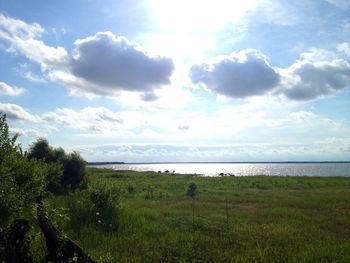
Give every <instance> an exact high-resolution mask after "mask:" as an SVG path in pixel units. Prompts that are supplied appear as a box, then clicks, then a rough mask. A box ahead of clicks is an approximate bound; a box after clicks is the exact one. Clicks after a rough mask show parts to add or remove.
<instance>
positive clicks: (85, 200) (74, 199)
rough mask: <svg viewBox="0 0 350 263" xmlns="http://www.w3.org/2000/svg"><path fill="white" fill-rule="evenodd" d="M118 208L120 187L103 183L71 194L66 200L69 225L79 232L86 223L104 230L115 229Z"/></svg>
mask: <svg viewBox="0 0 350 263" xmlns="http://www.w3.org/2000/svg"><path fill="white" fill-rule="evenodd" d="M120 208H121V191H120V189H119V188H117V187H115V186H109V185H107V184H103V183H100V184H96V185H94V186H92V187H91V188H90V189H88V190H85V191H82V192H76V193H74V194H71V195H70V196H69V201H68V209H69V214H70V223H71V226H72V228H73V229H77V230H78V231H79V232H80V230H81V227H83V226H87V225H94V226H95V227H98V228H100V229H102V230H106V231H115V230H117V228H118V218H119V214H120Z"/></svg>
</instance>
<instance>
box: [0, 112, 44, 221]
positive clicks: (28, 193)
mask: <svg viewBox="0 0 350 263" xmlns="http://www.w3.org/2000/svg"><path fill="white" fill-rule="evenodd" d="M16 140H17V135H14V136H10V134H9V127H8V125H7V122H6V116H5V115H2V116H0V182H1V184H0V211H1V213H0V223H5V222H8V220H9V219H11V218H13V217H14V215H15V214H16V213H17V214H19V213H21V211H22V210H23V209H24V208H26V207H28V208H30V205H31V203H32V202H33V201H34V199H35V197H36V196H37V195H39V194H42V193H43V191H44V187H45V178H46V174H47V172H48V170H49V166H48V165H46V164H44V163H42V162H40V161H37V160H28V159H27V158H26V156H25V155H24V154H23V152H22V149H21V147H20V145H19V144H17V143H16Z"/></svg>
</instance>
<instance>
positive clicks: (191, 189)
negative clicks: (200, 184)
mask: <svg viewBox="0 0 350 263" xmlns="http://www.w3.org/2000/svg"><path fill="white" fill-rule="evenodd" d="M186 195H187V196H189V197H191V198H192V228H193V229H194V208H195V197H196V195H197V185H196V184H195V183H194V182H192V183H190V184H189V185H188V188H187V192H186Z"/></svg>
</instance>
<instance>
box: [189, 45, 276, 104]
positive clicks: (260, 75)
mask: <svg viewBox="0 0 350 263" xmlns="http://www.w3.org/2000/svg"><path fill="white" fill-rule="evenodd" d="M190 78H191V80H192V82H193V83H197V84H202V85H204V86H205V87H206V88H207V89H209V90H211V91H213V92H216V93H218V94H222V95H225V96H229V97H235V98H246V97H250V96H254V95H262V94H266V93H267V92H268V91H270V90H272V89H273V88H274V87H276V86H277V85H278V83H279V80H280V76H279V74H278V73H277V72H276V71H275V69H274V68H272V67H271V66H270V65H269V63H268V62H267V59H266V57H265V56H264V55H263V54H261V53H260V52H258V51H257V50H254V49H248V50H243V51H240V52H234V53H232V54H231V55H229V56H222V57H219V58H216V59H214V60H213V61H212V62H207V63H202V64H196V65H194V66H192V67H191V69H190Z"/></svg>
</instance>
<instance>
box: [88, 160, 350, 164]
mask: <svg viewBox="0 0 350 263" xmlns="http://www.w3.org/2000/svg"><path fill="white" fill-rule="evenodd" d="M201 163H208V164H211V163H212V164H219V163H224V164H225V163H226V164H230V163H232V164H293V163H295V164H303V163H350V161H283V162H282V161H281V162H130V163H128V162H88V165H109V164H126V165H128V164H201Z"/></svg>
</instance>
